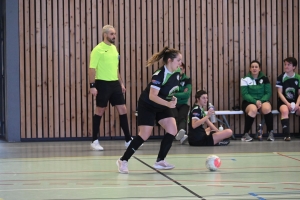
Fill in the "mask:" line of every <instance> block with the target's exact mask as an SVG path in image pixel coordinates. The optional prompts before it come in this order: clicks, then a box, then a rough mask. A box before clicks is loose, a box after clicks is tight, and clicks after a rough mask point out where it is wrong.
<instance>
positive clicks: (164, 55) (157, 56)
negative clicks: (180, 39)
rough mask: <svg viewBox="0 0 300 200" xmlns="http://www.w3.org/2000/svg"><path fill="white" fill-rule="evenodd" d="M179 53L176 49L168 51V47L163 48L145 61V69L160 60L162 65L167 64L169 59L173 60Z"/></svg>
mask: <svg viewBox="0 0 300 200" xmlns="http://www.w3.org/2000/svg"><path fill="white" fill-rule="evenodd" d="M179 53H180V51H179V50H177V49H170V48H169V47H164V48H163V50H161V51H160V52H157V53H155V54H153V55H152V57H151V58H150V59H149V60H148V61H147V67H149V66H151V65H153V64H154V63H155V62H157V61H159V60H160V59H162V58H163V61H164V63H165V64H167V62H168V59H169V58H171V59H172V60H173V59H174V58H176V57H177V55H178V54H179Z"/></svg>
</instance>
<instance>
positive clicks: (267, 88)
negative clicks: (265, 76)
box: [260, 83, 272, 103]
mask: <svg viewBox="0 0 300 200" xmlns="http://www.w3.org/2000/svg"><path fill="white" fill-rule="evenodd" d="M271 95H272V88H271V84H270V83H267V84H265V91H264V96H263V97H262V98H261V100H260V101H261V102H262V103H264V102H266V101H269V99H270V98H271Z"/></svg>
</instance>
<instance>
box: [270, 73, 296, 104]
mask: <svg viewBox="0 0 300 200" xmlns="http://www.w3.org/2000/svg"><path fill="white" fill-rule="evenodd" d="M276 87H278V88H282V94H283V96H284V97H285V98H286V100H287V101H288V102H290V103H291V102H296V101H297V98H298V90H299V89H300V75H299V74H297V73H295V74H294V76H293V77H289V76H287V74H286V73H283V74H281V75H280V76H278V77H277V81H276ZM278 100H280V98H279V97H278Z"/></svg>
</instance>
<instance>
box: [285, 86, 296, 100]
mask: <svg viewBox="0 0 300 200" xmlns="http://www.w3.org/2000/svg"><path fill="white" fill-rule="evenodd" d="M285 96H286V98H287V99H294V97H295V89H294V88H291V87H288V88H286V89H285Z"/></svg>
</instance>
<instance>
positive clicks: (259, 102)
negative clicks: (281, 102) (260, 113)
mask: <svg viewBox="0 0 300 200" xmlns="http://www.w3.org/2000/svg"><path fill="white" fill-rule="evenodd" d="M261 104H262V103H261V101H260V100H257V101H256V107H257V109H260V108H261Z"/></svg>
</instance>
